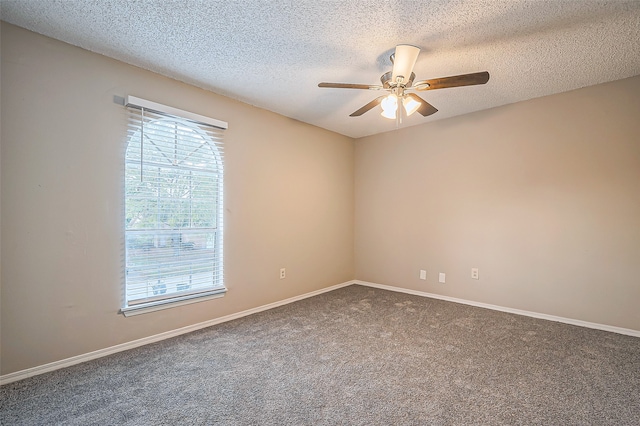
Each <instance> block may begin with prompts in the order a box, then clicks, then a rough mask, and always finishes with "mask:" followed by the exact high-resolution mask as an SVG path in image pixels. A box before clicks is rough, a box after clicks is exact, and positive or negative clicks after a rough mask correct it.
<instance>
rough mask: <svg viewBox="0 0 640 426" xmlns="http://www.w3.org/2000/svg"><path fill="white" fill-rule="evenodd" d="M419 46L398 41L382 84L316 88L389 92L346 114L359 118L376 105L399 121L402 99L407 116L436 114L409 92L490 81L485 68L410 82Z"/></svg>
mask: <svg viewBox="0 0 640 426" xmlns="http://www.w3.org/2000/svg"><path fill="white" fill-rule="evenodd" d="M419 53H420V48H418V47H416V46H411V45H408V44H399V45H398V46H396V49H395V52H394V53H393V54H392V55H391V57H390V59H391V62H392V63H393V70H392V71H389V72H386V73H384V74H382V77H380V81H381V82H382V85H381V86H380V85H369V84H351V83H320V84H318V87H330V88H335V89H366V90H384V91H387V92H390V93H389V94H388V95H383V96H380V97H378V98H376V99H374V100H372V101H371V102H369V103H368V104H366V105H365V106H363V107H362V108H360V109H359V110H357V111H355V112H353V113H352V114H349V116H350V117H359V116H361V115H362V114H364V113H365V112H367V111H369V110H370V109H373V108H374V107H376V106H377V105H381V106H382V113H381V115H382V116H383V117H386V118H390V119H396V118H397V119H398V120H400V119H401V117H402V110H400V114H396V112H397V111H398V104H399V103H400V102H402V106H403V108H404V110H405V112H406V115H407V116H409V115H411V114H413V113H414V112H416V111H418V113H420V114H422V115H423V116H424V117H426V116H428V115H431V114H435V113H436V112H438V110H437V109H436V108H435V107H434V106H433V105H431V104H429V103H428V102H427V101H425V100H424V99H422V98H421V97H420V96H418V95H416V94H415V93H412V91H424V90H435V89H446V88H449V87H459V86H473V85H477V84H485V83H486V82H487V81H489V73H488V72H487V71H482V72H476V73H472V74H462V75H455V76H451V77H442V78H433V79H431V80H420V81H417V82H415V84H414V82H413V80H414V79H415V77H416V75H415V74H414V73H413V67H414V65H415V63H416V60H417V59H418V54H419Z"/></svg>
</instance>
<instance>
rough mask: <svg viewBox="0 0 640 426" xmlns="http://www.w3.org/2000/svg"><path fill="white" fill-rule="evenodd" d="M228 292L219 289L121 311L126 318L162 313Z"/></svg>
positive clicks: (224, 289)
mask: <svg viewBox="0 0 640 426" xmlns="http://www.w3.org/2000/svg"><path fill="white" fill-rule="evenodd" d="M226 292H227V289H226V288H219V289H215V290H211V291H207V292H205V293H198V294H190V295H188V296H184V297H176V298H173V299H166V300H159V301H157V302H149V303H141V304H139V305H134V306H127V307H125V308H122V309H120V312H119V313H121V314H122V315H124V316H125V317H131V316H134V315H140V314H146V313H149V312H155V311H160V310H162V309H169V308H175V307H176V306H182V305H188V304H191V303H198V302H204V301H205V300H211V299H217V298H219V297H224V295H225V293H226Z"/></svg>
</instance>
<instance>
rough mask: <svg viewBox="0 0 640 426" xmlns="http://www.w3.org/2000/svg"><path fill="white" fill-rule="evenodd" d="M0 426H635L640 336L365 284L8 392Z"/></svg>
mask: <svg viewBox="0 0 640 426" xmlns="http://www.w3.org/2000/svg"><path fill="white" fill-rule="evenodd" d="M0 410H1V411H0V413H1V414H0V420H1V421H2V424H3V425H54V424H64V425H212V424H221V425H483V424H486V425H533V424H545V425H547V424H554V425H556V424H557V425H559V424H563V425H592V424H593V425H638V424H640V420H639V419H640V339H639V338H637V337H631V336H625V335H620V334H615V333H610V332H605V331H599V330H593V329H587V328H583V327H577V326H572V325H567V324H562V323H556V322H551V321H545V320H540V319H535V318H529V317H524V316H518V315H514V314H509V313H504V312H497V311H492V310H487V309H482V308H476V307H472V306H467V305H461V304H456V303H452V302H446V301H441V300H435V299H429V298H423V297H419V296H412V295H407V294H403V293H397V292H391V291H386V290H380V289H374V288H369V287H363V286H358V285H352V286H349V287H345V288H341V289H338V290H334V291H332V292H329V293H325V294H321V295H319V296H315V297H312V298H309V299H305V300H302V301H298V302H295V303H292V304H289V305H286V306H282V307H278V308H275V309H271V310H269V311H264V312H261V313H257V314H254V315H251V316H248V317H244V318H240V319H237V320H234V321H230V322H227V323H223V324H219V325H216V326H213V327H209V328H206V329H203V330H199V331H195V332H193V333H189V334H185V335H182V336H178V337H175V338H172V339H169V340H165V341H162V342H158V343H155V344H151V345H147V346H144V347H140V348H136V349H132V350H129V351H126V352H121V353H117V354H114V355H110V356H107V357H104V358H100V359H97V360H93V361H89V362H86V363H83V364H79V365H75V366H72V367H69V368H66V369H63V370H57V371H54V372H50V373H46V374H42V375H40V376H36V377H32V378H29V379H25V380H22V381H19V382H15V383H10V384H7V385H5V386H2V387H1V388H0Z"/></svg>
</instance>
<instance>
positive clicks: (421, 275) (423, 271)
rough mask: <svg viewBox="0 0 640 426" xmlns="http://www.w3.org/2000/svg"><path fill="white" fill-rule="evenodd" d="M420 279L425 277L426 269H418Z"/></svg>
mask: <svg viewBox="0 0 640 426" xmlns="http://www.w3.org/2000/svg"><path fill="white" fill-rule="evenodd" d="M420 279H421V280H426V279H427V271H425V270H424V269H420Z"/></svg>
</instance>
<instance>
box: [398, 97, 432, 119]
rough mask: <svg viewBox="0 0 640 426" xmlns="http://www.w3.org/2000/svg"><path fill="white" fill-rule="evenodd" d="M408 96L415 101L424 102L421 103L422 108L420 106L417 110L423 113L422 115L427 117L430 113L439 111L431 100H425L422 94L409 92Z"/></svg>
mask: <svg viewBox="0 0 640 426" xmlns="http://www.w3.org/2000/svg"><path fill="white" fill-rule="evenodd" d="M405 93H406V92H405ZM407 96H409V97H410V98H412V99H413V100H414V101H416V102H420V103H421V104H422V105H420V108H418V110H417V111H418V112H419V113H420V114H422V116H424V117H426V116H428V115H431V114H435V113H436V112H438V110H437V109H436V107H434V106H433V105H431V104H430V103H429V102H427V101H425V100H424V99H422V98H421V97H420V96H418V95H416V94H415V93H407Z"/></svg>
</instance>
